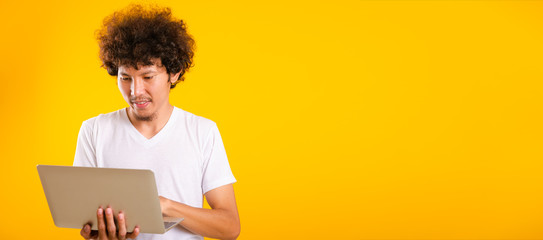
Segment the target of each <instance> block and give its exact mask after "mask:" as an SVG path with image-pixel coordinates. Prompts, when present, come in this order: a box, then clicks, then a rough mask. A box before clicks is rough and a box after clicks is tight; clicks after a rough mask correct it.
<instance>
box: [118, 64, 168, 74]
mask: <svg viewBox="0 0 543 240" xmlns="http://www.w3.org/2000/svg"><path fill="white" fill-rule="evenodd" d="M163 71H165V67H164V66H159V65H157V64H156V63H154V64H151V65H143V64H138V66H137V68H135V67H134V66H132V65H121V66H119V73H120V74H146V73H152V72H155V73H156V72H158V73H160V72H163Z"/></svg>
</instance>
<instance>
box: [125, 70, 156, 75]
mask: <svg viewBox="0 0 543 240" xmlns="http://www.w3.org/2000/svg"><path fill="white" fill-rule="evenodd" d="M149 73H157V71H154V70H149V71H145V72H142V73H141V75H145V74H149ZM121 75H125V76H130V75H129V74H128V73H125V72H121Z"/></svg>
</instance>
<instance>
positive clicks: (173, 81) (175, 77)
mask: <svg viewBox="0 0 543 240" xmlns="http://www.w3.org/2000/svg"><path fill="white" fill-rule="evenodd" d="M180 74H181V71H179V72H178V73H176V74H170V83H171V84H174V83H175V82H177V79H179V75H180Z"/></svg>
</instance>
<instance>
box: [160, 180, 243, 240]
mask: <svg viewBox="0 0 543 240" xmlns="http://www.w3.org/2000/svg"><path fill="white" fill-rule="evenodd" d="M205 196H206V199H207V203H208V204H209V206H210V207H211V208H212V209H204V208H195V207H191V206H188V205H186V204H183V203H179V202H175V201H172V200H169V199H167V198H164V197H162V196H161V197H160V207H161V208H162V213H163V214H164V215H166V216H170V217H179V218H185V219H184V220H183V221H182V222H181V223H180V224H181V225H182V226H183V227H185V228H186V229H187V230H189V231H191V232H193V233H196V234H199V235H202V236H204V237H210V238H218V239H225V240H226V239H236V238H237V237H238V236H239V233H240V223H239V215H238V208H237V205H236V198H235V196H234V187H233V186H232V184H228V185H224V186H221V187H218V188H215V189H213V190H210V191H208V192H207V193H206V194H205Z"/></svg>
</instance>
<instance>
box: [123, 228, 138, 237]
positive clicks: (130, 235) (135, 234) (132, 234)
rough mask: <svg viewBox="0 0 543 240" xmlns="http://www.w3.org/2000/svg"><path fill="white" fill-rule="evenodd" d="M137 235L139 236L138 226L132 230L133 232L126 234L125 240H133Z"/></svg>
mask: <svg viewBox="0 0 543 240" xmlns="http://www.w3.org/2000/svg"><path fill="white" fill-rule="evenodd" d="M138 234H140V226H136V227H135V228H134V231H132V232H131V233H128V234H127V235H126V238H131V239H134V238H136V237H137V236H138Z"/></svg>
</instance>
